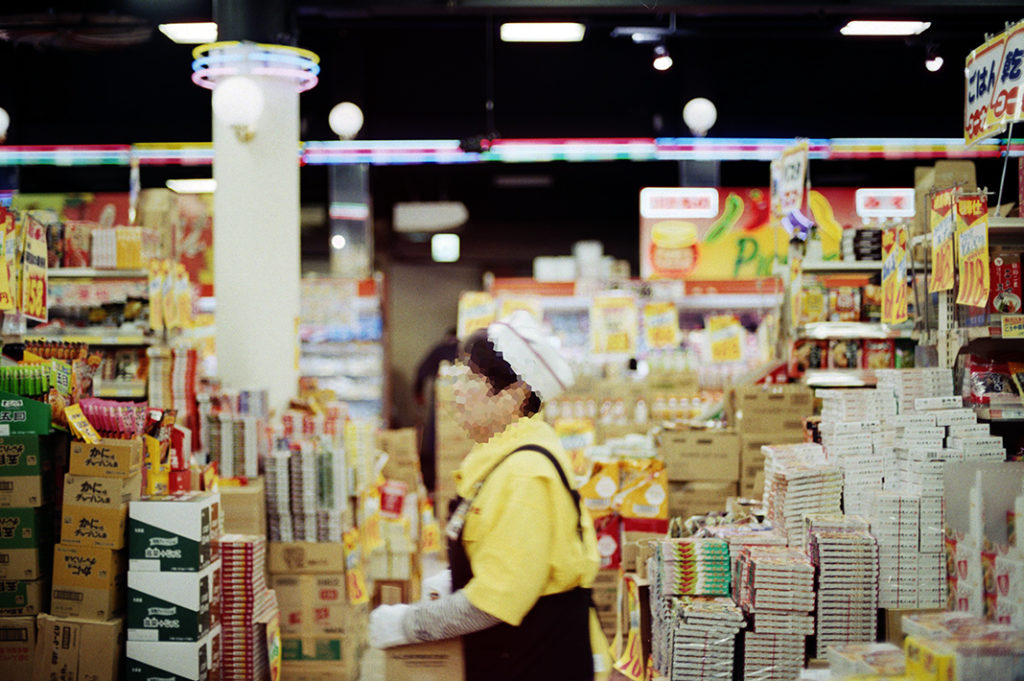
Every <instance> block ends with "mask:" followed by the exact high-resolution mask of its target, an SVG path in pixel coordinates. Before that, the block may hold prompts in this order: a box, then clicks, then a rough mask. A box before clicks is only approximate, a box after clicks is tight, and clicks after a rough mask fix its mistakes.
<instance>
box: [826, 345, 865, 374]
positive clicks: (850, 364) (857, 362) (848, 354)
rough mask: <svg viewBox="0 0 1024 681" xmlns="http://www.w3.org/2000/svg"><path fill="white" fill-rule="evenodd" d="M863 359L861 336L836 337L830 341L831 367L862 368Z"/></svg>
mask: <svg viewBox="0 0 1024 681" xmlns="http://www.w3.org/2000/svg"><path fill="white" fill-rule="evenodd" d="M863 359H864V351H863V348H862V347H861V341H860V339H859V338H835V339H833V340H831V341H829V348H828V365H829V368H831V369H860V368H861V367H862V366H863Z"/></svg>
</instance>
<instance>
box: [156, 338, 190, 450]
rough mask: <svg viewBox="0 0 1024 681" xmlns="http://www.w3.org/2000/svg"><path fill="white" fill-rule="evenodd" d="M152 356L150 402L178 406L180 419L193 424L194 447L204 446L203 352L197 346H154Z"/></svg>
mask: <svg viewBox="0 0 1024 681" xmlns="http://www.w3.org/2000/svg"><path fill="white" fill-rule="evenodd" d="M146 356H147V357H148V358H149V371H148V373H147V378H146V381H147V388H146V389H147V395H148V396H149V405H150V406H151V407H156V408H158V409H174V410H175V411H176V413H177V418H178V423H179V424H181V425H183V426H185V427H186V428H189V429H190V431H191V433H193V437H194V440H193V442H191V443H189V445H190V447H191V448H192V449H197V450H198V449H201V448H202V443H201V442H200V438H199V406H198V404H197V402H196V393H197V384H198V374H199V353H198V351H197V350H196V349H195V348H190V347H185V346H180V347H175V348H173V349H172V348H167V347H157V346H152V347H150V348H148V349H147V350H146Z"/></svg>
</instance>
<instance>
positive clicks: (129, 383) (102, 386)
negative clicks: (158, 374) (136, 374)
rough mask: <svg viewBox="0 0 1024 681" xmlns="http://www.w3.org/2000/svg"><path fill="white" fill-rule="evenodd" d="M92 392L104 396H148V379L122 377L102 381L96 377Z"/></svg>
mask: <svg viewBox="0 0 1024 681" xmlns="http://www.w3.org/2000/svg"><path fill="white" fill-rule="evenodd" d="M92 394H93V397H104V398H111V397H131V398H142V397H145V396H146V381H145V380H144V379H136V380H125V379H121V380H116V381H102V380H99V379H95V380H93V386H92Z"/></svg>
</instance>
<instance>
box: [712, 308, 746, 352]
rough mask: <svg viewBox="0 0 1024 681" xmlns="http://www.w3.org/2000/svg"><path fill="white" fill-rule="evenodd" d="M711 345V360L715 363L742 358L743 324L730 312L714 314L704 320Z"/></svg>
mask: <svg viewBox="0 0 1024 681" xmlns="http://www.w3.org/2000/svg"><path fill="white" fill-rule="evenodd" d="M705 325H706V326H707V330H708V340H709V341H710V345H711V361H712V362H713V363H715V364H721V363H725V362H739V361H740V360H741V359H743V346H742V345H741V342H742V338H743V326H741V325H740V322H739V320H738V319H736V317H734V316H733V315H731V314H724V315H715V316H713V317H708V318H707V320H706V321H705Z"/></svg>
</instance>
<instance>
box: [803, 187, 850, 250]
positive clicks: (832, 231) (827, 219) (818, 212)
mask: <svg viewBox="0 0 1024 681" xmlns="http://www.w3.org/2000/svg"><path fill="white" fill-rule="evenodd" d="M807 203H808V204H809V205H810V206H811V215H813V216H814V222H815V223H816V224H817V225H818V229H820V230H821V234H822V237H826V236H827V237H829V238H831V239H836V240H839V239H842V237H843V226H842V225H841V224H839V222H838V221H837V220H836V215H835V213H834V212H832V204H830V203H829V202H828V199H826V198H825V196H824V195H823V194H822V193H821V192H819V191H815V190H813V189H812V190H811V195H810V197H809V198H808V199H807Z"/></svg>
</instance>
